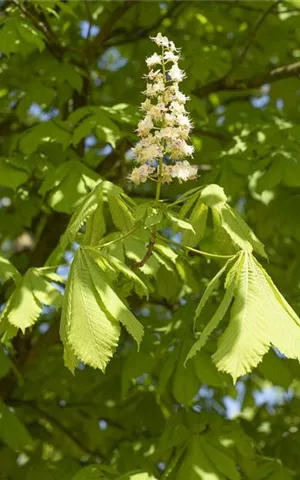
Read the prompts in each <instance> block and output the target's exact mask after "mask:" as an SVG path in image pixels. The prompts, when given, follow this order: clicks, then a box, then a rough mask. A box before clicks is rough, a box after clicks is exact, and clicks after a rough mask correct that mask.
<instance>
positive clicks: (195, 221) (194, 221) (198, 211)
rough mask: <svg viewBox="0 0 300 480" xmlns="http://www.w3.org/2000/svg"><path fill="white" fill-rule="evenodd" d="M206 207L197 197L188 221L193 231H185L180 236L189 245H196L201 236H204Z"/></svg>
mask: <svg viewBox="0 0 300 480" xmlns="http://www.w3.org/2000/svg"><path fill="white" fill-rule="evenodd" d="M207 213H208V207H207V205H205V204H204V203H203V202H202V201H201V199H199V200H198V201H197V203H196V205H195V206H194V208H193V210H192V212H191V214H190V216H189V218H188V221H189V223H190V224H191V225H192V226H193V228H194V231H195V233H193V232H190V231H185V232H184V233H183V236H182V243H183V244H184V245H188V246H190V247H194V246H196V245H197V244H198V243H199V241H200V240H201V238H203V236H204V232H205V228H206V220H207Z"/></svg>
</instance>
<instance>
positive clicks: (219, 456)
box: [176, 435, 240, 480]
mask: <svg viewBox="0 0 300 480" xmlns="http://www.w3.org/2000/svg"><path fill="white" fill-rule="evenodd" d="M176 479H177V480H186V479H189V480H206V479H210V480H226V479H230V480H239V479H240V474H239V472H238V470H237V468H236V465H235V462H234V460H233V459H232V458H231V457H230V456H229V455H227V454H226V450H225V449H224V448H222V447H217V446H215V445H213V444H212V443H211V442H210V441H209V440H208V439H206V437H205V436H203V435H201V436H200V435H193V436H192V438H191V440H190V441H189V443H188V447H187V450H186V452H185V454H184V457H183V459H182V461H181V464H180V467H179V470H178V473H177V475H176Z"/></svg>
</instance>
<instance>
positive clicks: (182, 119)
mask: <svg viewBox="0 0 300 480" xmlns="http://www.w3.org/2000/svg"><path fill="white" fill-rule="evenodd" d="M177 123H178V125H179V126H180V127H183V128H184V129H187V130H188V131H190V130H191V128H192V124H191V121H190V119H189V117H188V116H187V115H183V114H180V115H177Z"/></svg>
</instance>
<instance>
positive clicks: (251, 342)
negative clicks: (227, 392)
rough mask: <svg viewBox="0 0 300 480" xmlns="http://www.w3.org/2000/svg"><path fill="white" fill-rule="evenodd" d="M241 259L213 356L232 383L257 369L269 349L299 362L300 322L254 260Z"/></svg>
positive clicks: (244, 257)
mask: <svg viewBox="0 0 300 480" xmlns="http://www.w3.org/2000/svg"><path fill="white" fill-rule="evenodd" d="M241 258H242V260H243V264H242V268H241V269H240V273H239V278H238V281H237V286H236V289H235V293H234V296H235V300H234V303H233V306H232V309H231V314H230V322H229V325H228V327H227V329H226V330H225V332H224V333H223V334H222V335H221V337H220V339H219V343H218V349H217V351H216V353H215V354H214V355H213V360H214V362H215V363H216V365H217V368H218V369H220V370H222V371H225V372H227V373H229V374H230V375H231V376H232V377H233V379H234V380H236V379H237V378H238V377H239V376H241V375H244V374H246V373H248V372H250V371H251V370H252V369H253V368H254V367H256V366H257V365H258V363H259V362H260V361H261V360H262V357H263V355H264V354H265V353H267V351H268V350H269V348H270V347H271V345H273V346H274V347H276V348H278V350H280V352H281V353H283V354H284V355H285V356H286V357H288V358H295V359H298V360H300V351H299V344H300V319H299V318H298V316H297V315H296V313H295V312H294V311H293V310H292V308H291V307H290V306H289V305H288V304H287V302H286V301H285V300H284V299H283V297H282V296H281V294H280V293H279V292H278V290H277V288H276V287H275V285H274V284H273V282H272V280H271V279H270V278H269V276H268V275H267V273H266V272H265V271H264V269H263V268H262V266H261V265H260V264H259V263H258V262H257V261H256V260H255V259H254V257H253V256H252V255H251V254H247V253H245V254H243V256H242V257H241Z"/></svg>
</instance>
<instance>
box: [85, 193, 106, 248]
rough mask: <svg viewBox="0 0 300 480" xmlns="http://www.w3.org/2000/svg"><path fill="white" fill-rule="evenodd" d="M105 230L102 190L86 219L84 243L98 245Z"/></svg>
mask: <svg viewBox="0 0 300 480" xmlns="http://www.w3.org/2000/svg"><path fill="white" fill-rule="evenodd" d="M105 232H106V225H105V218H104V214H103V192H102V191H101V192H100V194H99V196H98V204H97V207H96V210H95V211H94V212H93V213H92V215H91V216H90V217H89V218H88V219H87V222H86V230H85V234H84V243H85V244H87V245H98V244H99V242H100V240H101V238H102V237H103V235H104V234H105Z"/></svg>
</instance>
